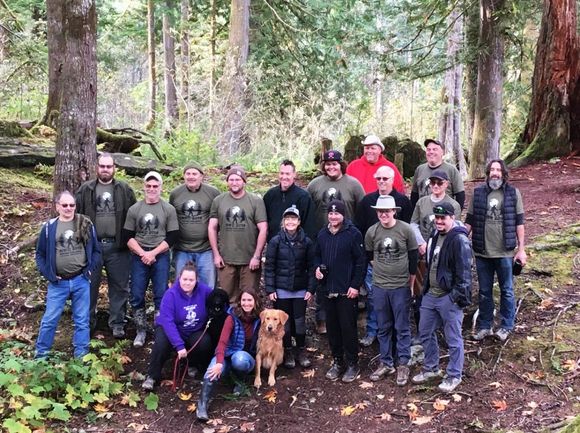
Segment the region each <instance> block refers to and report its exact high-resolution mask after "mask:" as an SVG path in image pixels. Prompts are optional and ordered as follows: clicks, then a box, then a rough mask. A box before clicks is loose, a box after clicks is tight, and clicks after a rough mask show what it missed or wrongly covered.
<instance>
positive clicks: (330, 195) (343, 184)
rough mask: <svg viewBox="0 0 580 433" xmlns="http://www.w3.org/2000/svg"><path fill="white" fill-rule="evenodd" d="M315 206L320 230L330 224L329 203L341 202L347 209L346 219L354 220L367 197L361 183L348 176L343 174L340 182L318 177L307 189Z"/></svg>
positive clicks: (324, 176)
mask: <svg viewBox="0 0 580 433" xmlns="http://www.w3.org/2000/svg"><path fill="white" fill-rule="evenodd" d="M306 190H307V191H308V193H309V194H310V196H311V197H312V201H313V202H314V206H315V227H316V230H320V229H321V228H322V227H324V226H326V224H327V223H328V203H330V202H331V201H332V200H340V201H342V202H343V203H344V206H345V208H346V215H345V218H348V219H350V220H352V219H353V218H354V214H355V211H356V206H357V204H358V203H360V201H361V200H362V199H363V197H364V196H365V191H364V189H363V187H362V185H361V183H360V182H359V181H358V180H356V179H355V178H354V177H352V176H349V175H348V174H343V175H342V177H341V178H340V179H338V180H331V179H330V178H329V177H328V176H326V175H322V176H318V177H316V178H314V179H312V181H311V182H310V183H309V184H308V187H307V188H306Z"/></svg>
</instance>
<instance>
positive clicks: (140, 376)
mask: <svg viewBox="0 0 580 433" xmlns="http://www.w3.org/2000/svg"><path fill="white" fill-rule="evenodd" d="M129 379H131V380H134V381H135V382H142V381H144V380H145V375H144V374H143V373H139V372H138V371H137V370H133V371H132V372H131V373H129Z"/></svg>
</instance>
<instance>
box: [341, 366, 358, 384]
mask: <svg viewBox="0 0 580 433" xmlns="http://www.w3.org/2000/svg"><path fill="white" fill-rule="evenodd" d="M359 373H360V368H359V366H358V364H353V365H349V366H348V367H347V368H346V371H345V372H344V375H343V376H342V381H343V382H345V383H350V382H352V381H353V380H355V379H356V377H357V376H358V374H359Z"/></svg>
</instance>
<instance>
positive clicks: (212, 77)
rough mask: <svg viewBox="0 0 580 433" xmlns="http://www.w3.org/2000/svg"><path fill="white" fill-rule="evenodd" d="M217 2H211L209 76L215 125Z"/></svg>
mask: <svg viewBox="0 0 580 433" xmlns="http://www.w3.org/2000/svg"><path fill="white" fill-rule="evenodd" d="M216 13H217V6H216V0H211V20H210V27H211V38H210V57H211V69H210V75H209V121H210V122H212V125H213V116H214V106H215V72H216V71H215V69H216V68H215V64H216V62H215V55H216Z"/></svg>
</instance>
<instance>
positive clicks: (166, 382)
mask: <svg viewBox="0 0 580 433" xmlns="http://www.w3.org/2000/svg"><path fill="white" fill-rule="evenodd" d="M161 386H173V381H172V380H169V379H165V380H162V381H161Z"/></svg>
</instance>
